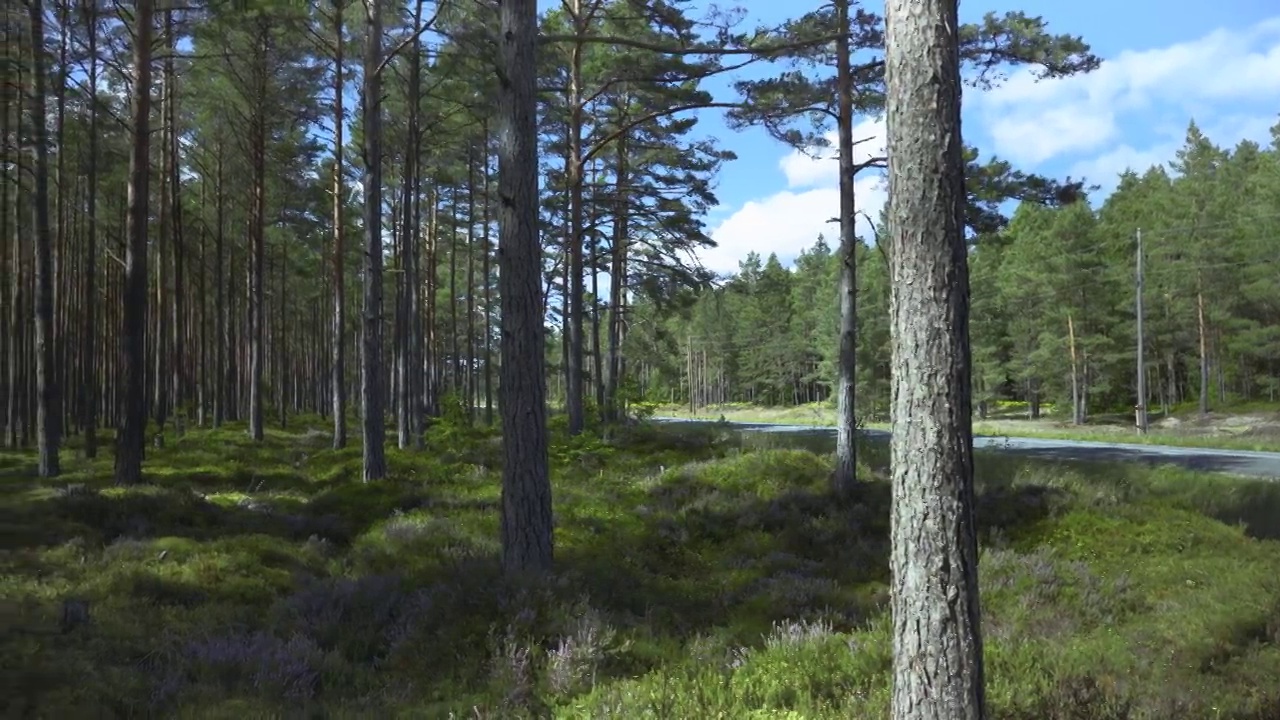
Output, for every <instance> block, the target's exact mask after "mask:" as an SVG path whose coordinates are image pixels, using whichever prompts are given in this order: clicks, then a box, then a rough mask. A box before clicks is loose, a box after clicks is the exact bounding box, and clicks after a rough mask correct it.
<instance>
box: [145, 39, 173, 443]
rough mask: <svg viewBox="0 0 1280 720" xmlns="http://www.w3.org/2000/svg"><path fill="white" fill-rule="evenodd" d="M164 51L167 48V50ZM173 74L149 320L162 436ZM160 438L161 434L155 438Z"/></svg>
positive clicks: (165, 78)
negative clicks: (151, 308) (152, 298)
mask: <svg viewBox="0 0 1280 720" xmlns="http://www.w3.org/2000/svg"><path fill="white" fill-rule="evenodd" d="M165 43H166V45H167V44H168V38H167V30H166V31H165ZM165 54H166V55H167V54H168V52H167V51H166V53H165ZM171 82H172V78H170V77H169V75H168V73H167V72H165V71H163V70H162V71H161V74H160V88H161V90H160V149H159V152H160V167H159V171H160V189H159V191H158V192H157V198H156V201H157V204H158V207H157V210H158V214H159V225H160V228H159V232H158V233H157V234H156V237H155V259H156V263H155V276H156V279H155V282H156V296H155V301H156V302H155V306H154V311H153V312H152V317H150V318H149V319H148V322H149V323H151V324H152V328H153V330H154V333H153V335H152V342H151V357H152V365H151V375H150V378H149V379H150V381H151V383H152V388H151V391H152V396H151V404H152V406H151V410H152V412H153V413H154V416H155V421H156V434H157V435H158V436H163V435H164V431H165V425H166V423H168V421H169V373H168V362H167V361H168V356H167V352H168V348H169V344H170V340H171V338H170V337H169V328H170V326H169V323H168V322H167V321H166V320H167V318H166V317H165V311H166V309H167V308H168V307H169V302H170V301H169V258H168V252H169V242H170V238H171V234H170V233H171V231H170V229H169V223H170V222H171V220H170V215H169V198H170V195H169V177H170V176H169V149H170V147H171V145H170V144H169V97H170V95H171V94H172V92H173V89H172V87H171ZM158 439H162V438H158Z"/></svg>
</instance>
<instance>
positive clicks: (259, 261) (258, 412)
mask: <svg viewBox="0 0 1280 720" xmlns="http://www.w3.org/2000/svg"><path fill="white" fill-rule="evenodd" d="M267 22H268V20H267V16H266V15H265V14H263V15H260V16H259V17H258V52H259V53H260V56H259V58H258V62H259V63H260V67H259V68H258V73H257V77H256V78H254V81H255V82H256V83H257V85H258V86H257V88H256V89H255V90H256V92H255V93H254V96H255V97H256V98H257V102H256V103H255V107H254V109H253V121H252V125H253V127H252V130H251V133H252V140H251V142H252V143H253V146H252V152H251V154H252V156H253V157H252V162H253V212H252V215H253V219H252V228H251V231H250V232H251V243H252V249H251V250H250V259H249V267H250V271H249V437H251V438H253V439H254V440H255V441H257V442H262V440H263V439H264V438H265V437H266V435H265V428H264V426H263V407H262V376H263V373H264V370H265V368H264V365H265V361H266V355H265V348H264V347H263V342H264V338H263V336H264V334H265V331H266V318H267V314H266V308H265V293H264V290H265V285H266V269H267V268H266V264H267V249H266V231H267V117H266V112H267V110H266V104H267V62H268V56H269V54H270V51H271V48H270V30H269V28H268V26H267Z"/></svg>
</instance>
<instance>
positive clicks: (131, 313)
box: [115, 0, 152, 485]
mask: <svg viewBox="0 0 1280 720" xmlns="http://www.w3.org/2000/svg"><path fill="white" fill-rule="evenodd" d="M133 12H134V22H135V24H136V27H135V28H134V33H133V37H134V46H133V66H134V73H135V74H134V78H133V98H132V102H133V118H132V120H133V152H132V154H131V156H130V158H129V191H128V197H129V215H128V221H127V229H126V233H125V234H126V236H127V238H128V243H129V244H128V247H127V248H126V250H125V260H124V263H125V269H124V318H123V322H122V328H121V330H122V331H121V334H120V345H121V348H120V349H121V355H122V357H123V358H124V398H123V399H124V402H123V405H124V412H123V418H122V421H121V424H120V431H119V432H118V433H117V434H116V466H115V471H116V483H118V484H121V485H132V484H135V483H138V482H141V480H142V458H143V453H144V451H145V447H146V437H145V433H146V424H147V396H146V377H145V370H146V368H145V363H146V344H147V193H148V188H147V186H148V184H149V182H148V181H149V180H150V163H149V157H148V156H149V154H150V137H151V34H152V33H151V19H152V0H138V1H137V3H136V4H135V5H134V11H133Z"/></svg>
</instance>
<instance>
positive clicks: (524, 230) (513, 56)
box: [498, 0, 553, 573]
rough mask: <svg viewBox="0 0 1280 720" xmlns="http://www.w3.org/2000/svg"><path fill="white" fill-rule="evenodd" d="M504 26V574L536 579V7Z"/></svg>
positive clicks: (539, 519) (544, 565) (547, 542)
mask: <svg viewBox="0 0 1280 720" xmlns="http://www.w3.org/2000/svg"><path fill="white" fill-rule="evenodd" d="M500 17H501V19H500V25H501V33H500V35H499V37H500V38H501V41H500V42H501V53H502V64H501V71H500V73H499V81H500V85H501V99H500V101H499V118H500V120H501V122H502V135H501V142H500V144H499V166H498V194H499V216H498V221H499V236H498V263H499V265H498V280H499V283H500V285H499V290H498V294H499V295H500V297H501V303H502V321H501V323H502V345H501V353H502V367H501V371H500V372H501V374H500V376H499V380H498V382H499V383H500V384H499V388H498V391H499V396H500V397H499V403H500V405H501V409H502V444H503V451H504V456H505V457H504V460H505V462H504V463H503V467H502V565H503V568H504V569H505V570H506V571H507V572H508V573H520V572H535V573H537V572H546V571H548V570H550V569H551V562H552V556H553V549H552V548H553V543H552V525H551V523H552V519H551V478H550V472H549V469H548V458H547V409H546V373H545V362H546V360H545V355H544V347H543V344H544V339H543V317H542V312H541V311H542V297H541V292H542V248H541V247H540V246H539V244H538V146H537V142H538V138H537V97H536V95H535V93H536V82H535V80H536V77H535V74H534V73H535V72H536V70H535V65H534V46H535V44H536V42H537V30H538V28H537V2H536V0H503V2H502V7H501V11H500Z"/></svg>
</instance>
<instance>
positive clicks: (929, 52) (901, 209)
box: [885, 0, 985, 720]
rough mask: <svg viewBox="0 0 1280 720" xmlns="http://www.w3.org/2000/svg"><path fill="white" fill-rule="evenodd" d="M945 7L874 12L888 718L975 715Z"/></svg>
mask: <svg viewBox="0 0 1280 720" xmlns="http://www.w3.org/2000/svg"><path fill="white" fill-rule="evenodd" d="M956 14H957V3H956V0H890V1H889V2H888V4H887V13H886V53H885V61H886V82H887V101H888V102H887V123H888V150H889V203H890V204H889V208H890V211H889V223H890V228H889V229H890V232H891V233H892V238H893V239H892V247H893V254H892V255H893V258H892V259H893V295H892V302H891V308H892V309H891V315H892V320H891V323H892V333H893V335H892V337H893V341H892V344H893V370H894V371H893V440H892V476H893V511H892V553H891V560H890V567H891V570H892V574H893V586H892V598H893V599H892V611H893V649H894V653H893V654H894V659H893V702H892V717H893V718H894V720H935V719H936V720H944V719H945V720H979V719H980V718H984V717H985V698H984V689H983V662H982V638H981V633H980V614H979V605H978V566H977V562H978V550H977V539H976V534H975V529H974V512H973V436H972V418H971V409H970V402H971V400H970V385H969V383H970V372H969V363H970V358H969V278H968V261H967V258H966V247H965V238H964V224H963V220H964V202H965V194H964V164H963V158H962V155H961V152H962V149H961V142H960V71H959V56H958V55H959V54H958V41H957V36H956V28H957V20H956Z"/></svg>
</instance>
